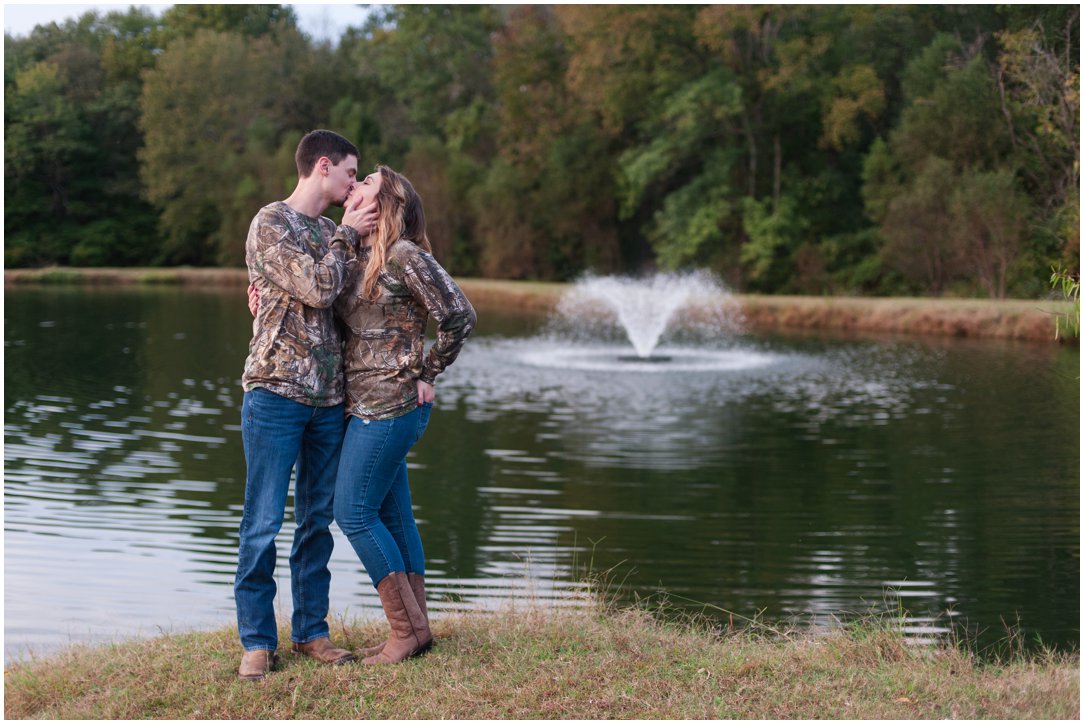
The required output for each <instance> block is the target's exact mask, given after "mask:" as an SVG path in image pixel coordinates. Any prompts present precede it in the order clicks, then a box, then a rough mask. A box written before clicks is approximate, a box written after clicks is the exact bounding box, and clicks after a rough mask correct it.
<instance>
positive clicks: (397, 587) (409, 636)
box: [365, 573, 433, 664]
mask: <svg viewBox="0 0 1084 724" xmlns="http://www.w3.org/2000/svg"><path fill="white" fill-rule="evenodd" d="M376 592H377V593H378V594H380V605H381V606H382V607H383V609H384V615H385V616H386V617H387V619H388V624H389V625H390V626H391V636H390V637H389V638H388V640H387V641H386V642H385V643H384V648H383V650H382V651H381V652H380V653H378V654H376V655H375V656H370V657H368V658H367V659H365V663H366V664H397V663H399V662H400V661H403V660H404V659H407V658H409V657H411V656H415V655H417V654H419V653H421V650H422V648H424V647H425V646H426V645H427V644H429V643H431V642H432V641H433V634H432V632H430V630H429V623H428V622H427V621H426V620H425V616H423V615H422V611H421V609H420V608H419V607H418V602H417V600H415V598H414V591H413V589H411V587H410V581H409V579H408V578H407V576H406V574H405V573H389V574H388V575H386V576H384V579H383V580H382V581H380V583H378V584H377V586H376Z"/></svg>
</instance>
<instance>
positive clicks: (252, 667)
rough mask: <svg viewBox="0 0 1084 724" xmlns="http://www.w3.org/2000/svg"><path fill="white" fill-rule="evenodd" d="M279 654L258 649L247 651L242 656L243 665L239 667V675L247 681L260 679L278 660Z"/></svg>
mask: <svg viewBox="0 0 1084 724" xmlns="http://www.w3.org/2000/svg"><path fill="white" fill-rule="evenodd" d="M278 658H279V657H278V655H277V654H276V653H275V652H274V651H266V650H264V649H256V650H255V651H246V652H245V653H244V655H243V656H241V666H240V668H238V669H237V676H238V677H240V678H242V679H244V680H245V681H260V680H261V679H263V677H265V676H267V673H268V672H269V671H271V669H273V668H275V664H276V663H277V662H278Z"/></svg>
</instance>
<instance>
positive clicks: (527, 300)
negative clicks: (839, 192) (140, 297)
mask: <svg viewBox="0 0 1084 724" xmlns="http://www.w3.org/2000/svg"><path fill="white" fill-rule="evenodd" d="M459 281H460V285H461V286H462V287H463V291H464V292H466V294H467V296H468V297H470V299H471V301H473V302H474V303H475V305H477V306H478V307H479V308H480V309H483V310H484V309H485V308H487V307H489V308H492V307H495V306H499V307H502V308H508V309H524V310H533V311H547V310H549V309H552V308H553V306H554V305H556V304H557V300H558V299H560V297H561V295H562V294H563V293H564V292H565V291H567V290H568V289H569V288H570V285H568V284H557V283H544V282H515V281H505V280H494V279H460V280H459ZM247 283H248V275H247V272H246V271H245V270H244V269H195V268H190V267H176V268H169V269H75V268H60V267H54V268H47V269H8V270H5V272H4V284H5V285H6V286H12V285H19V284H84V285H104V286H112V285H161V284H168V285H176V286H186V287H239V288H240V287H244V286H245V285H246V284H247ZM734 299H735V301H736V303H737V304H738V305H739V306H740V307H741V310H742V315H743V317H744V321H745V325H746V327H748V328H750V329H755V330H773V329H824V330H837V331H850V332H860V333H861V332H870V333H885V332H888V333H905V334H929V335H941V336H954V337H998V338H1004V339H1024V340H1031V341H1036V342H1053V341H1054V315H1055V314H1059V313H1060V314H1066V313H1068V312H1069V311H1070V310H1071V309H1072V305H1071V304H1070V303H1068V302H1063V301H1053V300H988V299H932V298H899V297H891V298H875V297H793V296H767V295H754V294H746V295H737V296H736V297H735V298H734Z"/></svg>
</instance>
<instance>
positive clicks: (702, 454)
mask: <svg viewBox="0 0 1084 724" xmlns="http://www.w3.org/2000/svg"><path fill="white" fill-rule="evenodd" d="M5 314H6V319H5V363H6V364H5V385H6V386H5V401H4V407H5V413H6V414H5V430H4V433H5V448H4V460H5V476H4V478H5V479H4V490H5V504H4V507H5V607H6V617H5V634H6V642H7V643H6V649H7V651H6V655H8V656H11V655H19V654H20V653H21V652H23V651H25V650H26V649H27V648H28V647H29V648H31V649H33V650H35V651H48V650H50V649H52V648H54V647H56V646H58V645H62V644H63V643H65V642H67V641H68V640H83V639H93V640H98V639H103V638H105V639H112V638H116V637H119V636H128V635H152V634H155V633H157V632H158V631H159V630H177V629H184V628H190V627H197V626H200V627H202V626H222V625H228V624H230V623H231V622H232V620H233V600H232V588H231V586H232V578H233V572H234V565H235V556H236V543H237V541H236V530H237V524H238V522H239V519H240V514H241V505H242V502H243V500H242V499H243V480H244V462H243V454H242V450H241V441H240V428H239V424H238V422H239V414H240V400H241V391H240V387H239V382H238V380H239V377H240V371H241V365H242V363H243V360H244V357H245V354H246V351H247V350H246V346H247V342H248V338H249V331H250V330H249V324H250V319H249V317H248V314H247V311H246V310H245V309H244V298H243V294H240V293H233V292H231V293H201V292H190V291H189V292H184V291H180V290H174V291H163V290H156V291H146V290H145V291H131V290H129V291H110V292H86V291H73V290H46V291H29V290H19V291H15V292H8V293H7V294H6V310H5ZM480 318H481V324H480V327H479V333H478V334H479V336H478V337H477V338H475V339H473V340H472V341H471V342H470V343H469V344H468V346H467V347H466V349H465V350H464V352H463V354H462V356H461V357H460V360H459V361H458V362H457V364H456V365H454V366H453V367H452V368H451V369H450V370H449V372H448V373H447V374H446V375H445V376H444V377H442V378H441V382H440V384H439V385H438V395H439V398H438V408H439V412H438V414H436V415H435V416H434V418H433V422H432V423H431V425H430V429H429V431H428V432H427V434H426V436H425V438H424V439H423V441H422V442H421V443H420V444H419V445H418V446H417V448H416V449H415V450H414V451H413V452H412V453H411V455H410V458H409V461H408V462H409V465H410V468H411V476H412V478H411V479H412V488H413V490H414V502H415V506H416V509H417V510H416V513H417V516H418V520H419V526H420V528H421V531H422V537H423V540H424V542H425V546H426V552H427V556H428V559H429V572H428V583H429V589H430V591H431V592H432V594H433V597H434V601H433V603H432V606H431V607H432V609H433V610H434V611H435V612H436V613H438V614H439V612H440V611H451V610H465V609H476V608H479V607H493V606H497V605H501V604H502V602H505V601H507V600H509V599H510V598H513V597H531V598H533V599H536V600H543V601H547V602H549V603H552V604H554V605H579V602H580V601H581V600H582V599H581V598H578V597H577V596H578V595H579V594H580V593H582V590H583V589H582V586H581V585H580V584H579V583H578V581H579V580H580V579H581V577H582V573H583V570H584V568H585V567H587V566H590V567H592V568H593V569H594V570H596V571H603V570H608V569H612V570H613V577H614V578H615V579H616V580H618V581H622V582H623V583H624V586H625V587H624V589H623V593H624V595H627V596H630V597H631V596H632V595H634V594H636V595H640V596H650V595H651V594H653V593H654V592H655V591H657V590H659V589H660V588H661V589H664V590H665V591H667V592H668V593H669V595H670V597H671V601H672V602H673V603H683V604H685V605H687V606H688V607H689V608H691V609H694V610H700V609H701V608H703V610H705V612H706V613H708V614H712V615H720V616H722V617H724V618H725V617H726V615H727V614H723V613H720V612H721V611H728V612H729V611H732V612H735V613H736V614H737V615H738V616H746V617H751V616H753V615H756V614H758V613H760V615H761V616H762V617H763V618H765V619H767V620H780V621H781V620H797V621H800V622H803V623H815V624H824V625H832V624H833V622H835V621H837V620H838V619H840V618H845V617H846V616H847V615H849V614H852V613H862V612H867V611H870V610H876V611H887V612H890V613H893V612H897V611H900V610H902V611H905V612H906V614H905V617H904V621H903V626H904V630H905V632H906V633H907V634H908V636H909V637H910V638H911V639H912V640H914V641H918V642H921V641H924V640H931V639H934V638H936V637H938V636H941V635H944V634H945V633H946V632H947V631H948V629H949V627H950V626H952V625H954V624H955V623H960V624H961V625H966V626H967V627H968V628H969V630H970V631H974V632H977V635H978V636H979V638H980V640H981V639H982V637H987V638H998V637H1000V636H1002V635H1003V634H1004V630H1003V625H1002V620H1005V621H1007V622H1010V623H1016V622H1017V621H1019V625H1020V626H1021V628H1022V629H1023V631H1024V633H1025V636H1027V637H1029V638H1030V639H1031V640H1032V641H1033V640H1034V637H1035V636H1041V637H1042V640H1043V641H1044V642H1047V643H1050V642H1053V643H1057V644H1061V645H1076V643H1077V642H1078V640H1079V632H1078V630H1077V621H1078V619H1079V606H1078V600H1079V545H1078V538H1079V525H1078V524H1079V486H1078V480H1077V479H1076V471H1077V470H1078V469H1079V448H1078V447H1077V446H1076V443H1075V440H1076V436H1077V433H1078V430H1079V413H1078V409H1079V408H1078V405H1079V389H1078V382H1077V379H1076V376H1077V374H1078V371H1077V370H1078V365H1079V353H1078V352H1077V350H1074V349H1062V348H1059V347H1057V346H1053V345H1051V346H1043V345H1015V344H1007V343H999V342H982V343H979V342H963V341H958V340H947V341H940V340H933V341H930V340H901V339H887V340H883V341H870V340H854V339H851V340H848V339H842V338H841V339H836V340H826V339H815V338H812V337H790V338H752V337H748V336H746V337H740V338H736V339H733V338H732V339H728V340H720V341H719V342H718V343H717V344H707V345H705V344H704V343H700V344H698V345H697V346H695V347H690V346H688V345H687V344H685V342H680V343H679V342H678V341H675V340H670V341H669V342H668V341H667V340H666V339H665V338H664V340H663V343H662V346H661V348H660V349H659V350H658V352H659V353H663V354H668V355H670V356H672V358H673V363H672V364H670V365H669V366H668V367H666V368H661V367H660V366H659V365H658V364H655V363H633V364H620V363H617V362H616V356H617V354H618V353H615V351H614V350H613V349H612V348H611V347H609V346H608V345H607V344H593V345H592V344H583V345H577V346H574V347H573V346H569V345H567V344H556V343H554V341H553V340H552V339H548V340H543V339H541V338H536V337H534V336H533V335H534V331H535V330H536V329H537V328H538V327H539V326H540V325H541V322H540V320H537V319H532V318H527V317H521V316H517V315H508V314H501V313H497V312H493V313H489V312H487V310H485V309H481V310H480ZM1022 380H1026V381H1027V384H1026V385H1024V384H1020V383H1021V381H1022ZM335 532H336V541H337V545H336V549H335V554H334V557H333V560H332V563H331V567H332V574H333V585H332V606H333V608H334V609H335V610H336V611H346V612H347V613H348V614H354V613H361V614H364V615H369V616H372V615H376V607H377V605H378V602H377V599H376V596H375V592H374V591H373V590H372V587H371V585H369V584H368V582H367V581H368V578H367V577H366V576H365V575H364V573H363V571H362V569H361V566H360V564H359V563H358V562H357V560H356V558H355V557H354V555H353V552H352V550H351V548H350V546H349V545H348V544H347V543H346V541H345V539H343V538H342V537H341V535H340V534H339V533H338V531H337V529H336V531H335ZM291 535H292V527H291V524H290V523H289V522H288V523H287V525H286V526H284V530H283V532H282V534H281V535H280V539H279V544H280V551H281V550H286V549H288V547H289V545H290V537H291ZM277 576H278V581H279V596H278V606H279V610H280V612H282V613H286V612H288V606H289V600H290V598H289V574H288V570H287V568H286V567H285V565H283V562H282V561H280V566H279V568H278V571H277ZM761 612H762V613H761Z"/></svg>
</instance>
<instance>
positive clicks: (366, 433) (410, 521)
mask: <svg viewBox="0 0 1084 724" xmlns="http://www.w3.org/2000/svg"><path fill="white" fill-rule="evenodd" d="M432 409H433V405H432V404H426V405H421V406H420V407H417V408H415V409H414V410H412V411H411V412H408V413H407V414H405V415H402V416H400V417H394V418H392V419H390V420H374V421H371V422H370V421H366V420H360V419H358V418H356V417H351V418H350V422H349V423H347V426H346V437H345V439H344V441H343V454H342V457H341V458H340V460H339V476H338V478H337V479H336V481H335V522H336V523H338V524H339V528H341V529H342V532H343V534H344V535H345V536H346V537H347V539H348V540H349V541H350V544H351V545H352V546H354V551H355V552H356V553H357V554H358V558H360V559H361V562H362V565H364V566H365V570H366V572H368V574H369V578H370V579H372V582H373V585H374V586H375V585H377V584H378V583H380V581H382V580H383V579H384V577H385V576H386V575H388V574H389V573H393V572H407V573H418V574H421V575H425V552H424V551H423V550H422V538H421V536H420V535H419V534H418V525H417V523H416V522H415V521H414V510H413V508H412V507H411V502H410V484H409V482H408V481H407V463H406V456H407V453H408V452H410V448H412V447H413V446H414V443H416V442H417V441H418V440H419V439H420V438H421V436H422V434H423V433H424V432H425V428H426V426H428V424H429V413H430V411H431V410H432Z"/></svg>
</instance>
